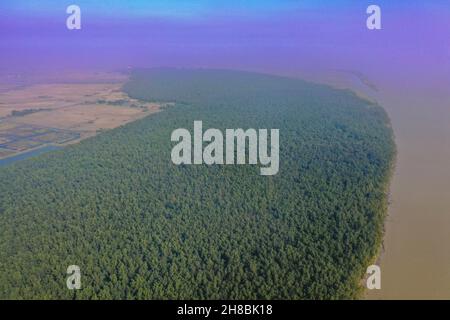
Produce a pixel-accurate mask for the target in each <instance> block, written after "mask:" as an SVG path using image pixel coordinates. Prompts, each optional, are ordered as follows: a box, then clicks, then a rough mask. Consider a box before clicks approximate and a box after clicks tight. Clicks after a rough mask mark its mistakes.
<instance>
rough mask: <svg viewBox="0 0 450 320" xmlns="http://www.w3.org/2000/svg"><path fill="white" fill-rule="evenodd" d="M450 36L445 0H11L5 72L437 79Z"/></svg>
mask: <svg viewBox="0 0 450 320" xmlns="http://www.w3.org/2000/svg"><path fill="white" fill-rule="evenodd" d="M70 4H77V5H79V6H80V7H81V11H82V29H81V30H76V31H69V30H67V28H66V24H65V21H66V18H67V17H68V15H67V14H66V12H65V11H66V8H67V6H68V5H70ZM369 4H378V5H380V7H381V9H382V27H383V29H382V30H379V31H369V30H368V29H367V28H366V18H367V14H366V8H367V6H368V5H369ZM449 35H450V2H448V1H441V0H428V1H418V0H409V1H400V0H371V1H366V0H296V1H294V0H285V1H282V0H268V1H260V0H247V1H232V0H229V1H225V0H209V1H204V0H203V1H188V0H170V1H168V0H157V1H152V0H134V1H133V0H129V1H121V0H108V1H106V0H105V1H93V0H78V1H77V0H73V1H60V0H39V1H38V0H2V1H1V2H0V39H1V42H0V72H1V70H12V71H14V70H22V71H24V70H49V69H60V68H72V69H73V68H100V69H112V68H125V67H127V66H145V67H152V66H176V67H219V68H236V69H249V70H260V71H269V72H280V73H286V72H288V73H289V72H290V73H295V72H296V70H301V69H303V68H343V69H352V70H360V71H363V72H366V73H369V74H374V75H375V74H377V72H378V73H379V71H380V70H385V71H386V72H388V73H389V75H390V76H391V74H392V75H399V77H406V76H407V75H408V74H409V76H417V75H419V74H421V73H422V72H423V70H427V72H428V74H430V80H433V79H436V77H437V78H439V76H440V74H441V73H442V74H443V73H444V71H447V73H450V66H449V57H450V42H449V38H450V37H449ZM433 70H434V71H435V73H433V72H430V71H433ZM3 72H5V71H3Z"/></svg>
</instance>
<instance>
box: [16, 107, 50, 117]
mask: <svg viewBox="0 0 450 320" xmlns="http://www.w3.org/2000/svg"><path fill="white" fill-rule="evenodd" d="M47 110H50V109H44V108H39V109H23V110H13V111H11V117H23V116H26V115H28V114H32V113H36V112H41V111H47Z"/></svg>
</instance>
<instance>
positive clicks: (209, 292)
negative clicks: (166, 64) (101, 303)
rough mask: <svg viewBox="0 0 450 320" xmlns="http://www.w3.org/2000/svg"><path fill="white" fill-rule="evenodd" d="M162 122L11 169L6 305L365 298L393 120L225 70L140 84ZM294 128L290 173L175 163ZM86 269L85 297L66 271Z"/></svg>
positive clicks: (293, 85) (1, 286)
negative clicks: (232, 136)
mask: <svg viewBox="0 0 450 320" xmlns="http://www.w3.org/2000/svg"><path fill="white" fill-rule="evenodd" d="M124 90H125V91H126V92H127V93H128V94H129V95H130V96H131V97H133V98H138V99H142V100H149V101H159V102H161V101H165V102H174V104H173V106H170V107H167V108H165V109H164V110H162V111H161V112H159V113H156V114H153V115H151V116H148V117H146V118H144V119H141V120H138V121H136V122H134V123H130V124H127V125H125V126H123V127H120V128H117V129H114V130H110V131H105V132H103V133H101V134H99V135H98V136H96V137H94V138H91V139H88V140H84V141H82V142H81V143H79V144H77V145H72V146H68V147H66V148H64V149H63V150H60V151H54V152H50V153H47V154H44V155H40V156H38V157H35V158H31V159H28V160H24V161H20V162H17V163H15V164H12V165H9V166H6V167H2V168H0V181H1V182H0V298H2V299H11V298H24V299H26V298H32V299H38V298H42V299H56V298H62V299H74V298H75V299H182V298H184V299H186V298H187V299H190V298H198V299H240V298H252V299H253V298H256V299H259V298H278V299H340V298H356V297H358V295H359V294H360V293H361V290H362V288H361V279H362V278H363V276H364V273H365V269H366V267H367V265H368V264H370V263H371V262H373V258H374V257H375V256H376V254H377V252H378V249H379V246H380V242H381V237H382V229H383V220H384V216H385V212H386V201H387V199H386V198H387V196H386V186H387V184H388V182H389V176H390V168H391V163H392V160H393V156H394V151H395V150H394V142H393V137H392V130H391V128H390V126H389V119H388V117H387V115H386V113H385V112H384V110H383V109H382V108H381V107H380V106H378V105H375V104H373V103H371V102H369V101H366V100H363V99H361V98H358V97H357V96H356V95H354V94H353V93H351V92H349V91H345V90H336V89H332V88H329V87H327V86H322V85H317V84H311V83H307V82H304V81H301V80H295V79H288V78H282V77H275V76H269V75H260V74H253V73H245V72H234V71H220V70H215V71H214V70H210V71H207V70H172V69H152V70H137V71H135V72H134V73H133V74H132V77H131V80H130V81H129V82H128V83H127V84H126V85H125V87H124ZM194 120H202V121H203V126H204V127H205V128H219V129H221V130H224V129H225V128H244V129H246V128H268V129H270V128H278V129H280V171H279V173H278V174H277V175H274V176H261V175H260V174H259V168H258V167H257V166H250V165H235V166H233V165H231V166H230V165H226V166H225V165H212V166H207V165H181V166H176V165H174V164H173V163H172V162H171V158H170V152H171V149H172V147H173V145H174V143H172V142H171V141H170V136H171V132H172V131H173V130H175V129H177V128H188V129H190V130H192V127H193V122H194ZM69 265H78V266H80V268H81V275H82V277H81V283H82V289H81V290H68V289H67V287H66V278H67V276H68V275H67V274H66V269H67V267H68V266H69Z"/></svg>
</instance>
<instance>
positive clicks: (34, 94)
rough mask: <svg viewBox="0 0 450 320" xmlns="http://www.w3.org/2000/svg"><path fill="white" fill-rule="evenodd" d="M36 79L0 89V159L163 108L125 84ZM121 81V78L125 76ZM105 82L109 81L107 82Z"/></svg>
mask: <svg viewBox="0 0 450 320" xmlns="http://www.w3.org/2000/svg"><path fill="white" fill-rule="evenodd" d="M86 78H87V79H89V81H86V83H82V82H79V81H76V79H78V78H76V77H75V78H72V82H67V83H61V81H56V80H54V81H55V82H56V83H38V84H29V85H22V86H19V87H10V88H7V87H5V86H3V87H2V88H4V90H0V159H1V158H4V157H8V156H12V155H14V154H16V153H19V152H25V151H28V150H30V149H34V148H38V147H42V146H44V145H48V144H55V145H65V144H68V143H75V142H78V141H80V140H82V139H85V138H88V137H91V136H94V135H95V134H96V133H98V132H100V131H103V130H107V129H113V128H116V127H118V126H121V125H124V124H126V123H128V122H131V121H135V120H137V119H140V118H143V117H145V116H147V115H149V114H151V113H154V112H156V111H158V110H159V108H160V104H157V103H149V102H142V101H138V100H136V99H132V98H130V97H128V95H126V94H125V93H123V92H122V90H121V87H122V85H123V83H122V82H121V81H119V80H121V78H119V77H117V79H115V81H106V80H105V79H104V78H101V77H100V78H99V79H98V82H95V77H92V78H89V77H86ZM122 80H123V79H122ZM103 81H105V82H103Z"/></svg>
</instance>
